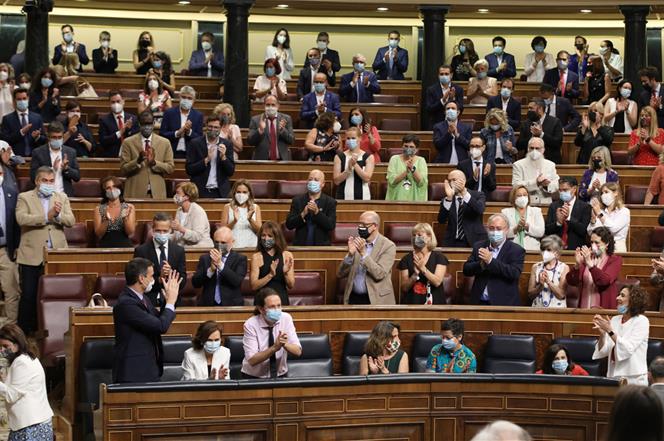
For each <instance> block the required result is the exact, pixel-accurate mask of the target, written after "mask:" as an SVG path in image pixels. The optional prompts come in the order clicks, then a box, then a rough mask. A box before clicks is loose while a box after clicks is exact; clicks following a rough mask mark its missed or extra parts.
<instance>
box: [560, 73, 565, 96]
mask: <svg viewBox="0 0 664 441" xmlns="http://www.w3.org/2000/svg"><path fill="white" fill-rule="evenodd" d="M559 87H560V96H565V72H560V86H559Z"/></svg>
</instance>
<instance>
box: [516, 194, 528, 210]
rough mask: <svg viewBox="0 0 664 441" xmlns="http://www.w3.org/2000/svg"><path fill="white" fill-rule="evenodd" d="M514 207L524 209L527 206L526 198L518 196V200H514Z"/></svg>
mask: <svg viewBox="0 0 664 441" xmlns="http://www.w3.org/2000/svg"><path fill="white" fill-rule="evenodd" d="M514 205H516V206H517V207H519V208H524V207H526V206H527V205H528V196H519V197H518V198H516V199H514Z"/></svg>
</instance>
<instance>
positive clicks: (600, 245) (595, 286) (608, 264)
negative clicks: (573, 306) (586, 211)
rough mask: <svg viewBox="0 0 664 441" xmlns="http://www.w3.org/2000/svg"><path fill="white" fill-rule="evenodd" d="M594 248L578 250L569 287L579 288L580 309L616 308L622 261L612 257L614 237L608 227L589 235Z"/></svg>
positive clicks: (569, 276)
mask: <svg viewBox="0 0 664 441" xmlns="http://www.w3.org/2000/svg"><path fill="white" fill-rule="evenodd" d="M590 243H591V247H590V248H588V247H587V246H583V247H581V248H577V249H576V253H575V254H574V257H575V258H576V263H575V265H574V269H572V270H570V272H569V273H567V283H568V284H569V285H571V286H578V287H579V308H600V307H601V308H605V309H615V308H616V297H617V295H618V290H617V289H616V284H615V283H616V280H618V276H619V275H620V267H621V266H622V257H620V256H616V255H615V254H613V251H614V248H615V242H614V241H613V234H611V231H609V229H608V228H606V227H598V228H595V229H594V230H593V231H592V233H591V234H590Z"/></svg>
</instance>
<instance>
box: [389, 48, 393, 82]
mask: <svg viewBox="0 0 664 441" xmlns="http://www.w3.org/2000/svg"><path fill="white" fill-rule="evenodd" d="M389 60H390V74H389V76H388V77H389V78H388V79H391V78H392V69H394V49H390V58H389Z"/></svg>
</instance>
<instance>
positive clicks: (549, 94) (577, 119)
mask: <svg viewBox="0 0 664 441" xmlns="http://www.w3.org/2000/svg"><path fill="white" fill-rule="evenodd" d="M540 98H542V99H543V100H544V105H545V106H546V107H545V109H544V112H545V113H546V114H547V115H548V116H553V117H556V118H558V120H560V123H561V124H562V126H563V131H565V132H576V129H577V128H578V127H579V124H580V123H581V115H579V112H577V111H576V109H575V108H574V106H573V105H572V103H571V102H570V101H569V100H568V99H567V98H565V97H562V96H558V95H556V94H555V93H554V88H553V87H552V86H551V85H550V84H547V83H542V85H541V86H540Z"/></svg>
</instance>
